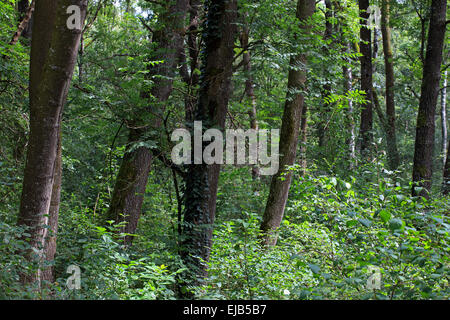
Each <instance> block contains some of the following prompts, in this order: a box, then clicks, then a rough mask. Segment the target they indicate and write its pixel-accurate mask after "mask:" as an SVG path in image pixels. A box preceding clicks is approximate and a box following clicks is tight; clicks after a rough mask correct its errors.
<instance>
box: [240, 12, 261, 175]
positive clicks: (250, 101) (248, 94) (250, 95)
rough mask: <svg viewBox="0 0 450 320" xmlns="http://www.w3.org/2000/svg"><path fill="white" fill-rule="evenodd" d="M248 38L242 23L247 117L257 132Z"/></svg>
mask: <svg viewBox="0 0 450 320" xmlns="http://www.w3.org/2000/svg"><path fill="white" fill-rule="evenodd" d="M246 17H247V14H245V15H244V19H245V18H246ZM248 37H249V30H248V25H247V22H246V21H245V22H244V27H243V29H242V32H241V37H240V42H241V47H242V48H243V50H244V53H243V55H242V60H243V64H244V72H245V74H246V75H247V79H246V80H245V95H246V97H247V101H248V103H247V105H249V111H248V116H249V119H250V128H251V129H253V130H258V120H257V119H256V97H255V91H254V89H253V76H252V64H251V57H250V51H249V49H248V48H247V47H248ZM259 174H260V173H259V168H258V166H257V165H254V166H253V167H252V177H253V179H257V178H258V177H259Z"/></svg>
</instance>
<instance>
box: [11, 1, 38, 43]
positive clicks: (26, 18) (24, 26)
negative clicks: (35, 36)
mask: <svg viewBox="0 0 450 320" xmlns="http://www.w3.org/2000/svg"><path fill="white" fill-rule="evenodd" d="M34 6H35V0H33V1H32V2H31V4H30V5H28V0H25V1H24V0H22V1H20V2H19V12H20V13H21V14H20V23H19V26H18V27H17V31H16V32H15V33H14V35H13V37H12V39H11V41H10V42H9V44H10V45H12V46H13V45H15V44H16V43H17V41H19V38H20V36H23V37H24V38H29V37H31V32H30V30H31V28H30V27H31V17H32V15H33V11H34Z"/></svg>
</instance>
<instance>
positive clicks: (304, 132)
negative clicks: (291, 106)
mask: <svg viewBox="0 0 450 320" xmlns="http://www.w3.org/2000/svg"><path fill="white" fill-rule="evenodd" d="M307 113H308V106H307V105H306V104H305V105H303V110H302V120H301V122H300V133H301V144H300V167H301V168H302V171H301V175H302V177H304V176H306V169H307V167H308V163H307V160H306V144H307V142H308V114H307Z"/></svg>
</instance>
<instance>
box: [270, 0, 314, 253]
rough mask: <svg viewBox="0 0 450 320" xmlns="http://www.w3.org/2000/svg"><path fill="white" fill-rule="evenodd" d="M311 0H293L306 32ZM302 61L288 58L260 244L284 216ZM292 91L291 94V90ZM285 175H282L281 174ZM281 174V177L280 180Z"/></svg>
mask: <svg viewBox="0 0 450 320" xmlns="http://www.w3.org/2000/svg"><path fill="white" fill-rule="evenodd" d="M315 7H316V3H315V1H314V0H299V1H298V3H297V18H298V19H299V21H300V27H301V28H302V29H303V30H304V31H305V32H309V31H310V28H311V26H309V25H308V24H307V23H306V22H307V20H308V18H310V17H311V16H312V15H313V13H314V10H315ZM305 64H306V55H305V54H300V53H299V54H296V55H295V56H292V58H291V60H290V63H289V65H290V70H289V76H288V89H287V91H288V92H287V96H286V102H285V105H284V113H283V118H282V125H281V132H280V170H279V171H278V173H276V174H275V175H274V176H273V177H272V182H271V185H270V192H269V197H268V199H267V204H266V209H265V211H264V216H263V222H262V224H261V230H262V231H263V233H264V239H263V241H264V244H265V245H268V246H272V245H275V244H276V242H277V231H276V230H277V229H278V228H279V227H280V224H281V220H282V219H283V215H284V208H285V206H286V201H287V198H288V193H289V188H290V185H291V180H292V173H291V172H289V171H287V170H286V167H288V166H290V165H293V164H294V161H295V155H296V152H297V145H298V134H299V127H300V123H301V117H302V112H303V105H304V96H303V94H302V93H300V92H299V91H301V90H303V89H304V88H303V87H304V84H305V82H306V70H304V69H299V68H298V66H299V65H305ZM293 92H294V93H293ZM285 174H286V175H285ZM281 177H284V179H283V180H282V179H280V178H281Z"/></svg>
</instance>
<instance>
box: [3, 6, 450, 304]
mask: <svg viewBox="0 0 450 320" xmlns="http://www.w3.org/2000/svg"><path fill="white" fill-rule="evenodd" d="M63 2H64V1H63ZM69 2H70V4H79V5H81V6H82V7H83V8H84V5H85V3H84V2H82V1H81V2H80V1H79V2H77V1H69ZM69 2H67V1H66V2H64V4H59V5H56V4H55V5H54V4H53V2H52V3H51V4H50V1H47V0H41V1H36V2H31V1H12V0H8V1H2V2H0V12H1V13H2V15H1V17H2V18H1V20H0V30H1V31H0V56H1V59H0V139H1V141H2V144H0V198H1V199H2V200H1V201H0V239H1V241H0V297H2V298H48V297H52V298H63V299H66V298H83V299H90V298H99V299H105V298H121V299H131V298H133V299H166V298H180V297H192V298H221V299H222V298H229V299H241V298H246V299H253V298H272V299H282V298H283V299H284V298H293V299H313V298H314V299H324V298H326V299H330V298H337V299H355V298H363V299H423V298H426V299H428V298H430V299H435V298H441V299H446V298H448V296H449V291H448V288H449V286H448V281H449V279H448V276H447V274H448V266H449V261H448V248H449V242H448V240H449V238H448V232H449V231H448V227H449V221H448V212H450V203H449V198H448V192H449V188H448V186H449V183H448V181H449V179H450V178H449V176H450V169H449V160H448V159H449V155H448V151H447V150H448V144H446V145H445V143H443V142H446V141H447V140H448V137H446V136H445V135H446V134H445V132H446V130H445V129H446V128H447V123H446V121H447V119H448V117H447V114H446V112H447V109H448V108H446V107H445V105H446V102H447V95H446V93H447V92H448V90H447V91H446V90H445V89H444V88H445V87H446V84H445V77H444V75H445V72H446V71H447V70H448V65H447V63H448V61H449V59H448V58H449V57H448V32H446V31H447V30H446V28H448V23H447V21H448V20H449V17H448V12H446V5H447V4H446V1H441V0H433V1H431V0H430V1H428V2H427V1H408V2H406V1H394V0H390V1H388V0H379V1H378V0H374V1H359V2H356V1H309V0H299V1H294V0H270V1H269V0H263V1H253V0H239V1H235V0H227V1H214V0H207V1H200V0H190V1H187V0H173V1H166V2H164V3H163V2H159V1H145V0H142V1H134V0H131V1H123V2H112V1H104V0H99V1H95V0H93V1H90V2H89V4H88V5H89V7H88V9H87V10H86V12H87V13H86V19H85V20H86V21H85V23H84V25H83V28H82V30H81V31H74V30H69V29H67V28H66V27H65V23H66V21H65V19H67V16H68V15H67V14H66V13H65V12H64V6H67V5H68V4H69ZM32 3H35V5H36V8H35V11H34V13H33V14H32V15H31V16H30V20H32V21H33V23H32V25H33V32H32V33H28V32H25V34H24V33H23V32H22V33H20V30H22V26H21V23H22V22H23V21H24V13H26V12H31V11H26V9H25V8H26V7H28V8H29V7H30V6H32ZM60 5H61V7H59V6H60ZM370 6H378V7H380V8H381V18H382V19H381V23H380V24H379V25H376V24H375V25H373V24H369V21H372V17H371V16H370V15H369V11H370V12H373V10H372V9H370V10H369V8H371V7H370ZM57 10H59V11H60V12H59V11H57ZM58 12H59V13H58ZM83 16H84V11H83ZM31 17H32V18H31ZM374 29H377V30H381V36H382V40H383V50H376V49H375V48H376V47H377V44H378V43H377V42H376V39H378V38H379V36H378V35H377V36H376V37H375V34H378V33H375V30H374ZM23 30H25V28H24V29H23ZM23 30H22V31H23ZM18 35H19V36H18ZM81 37H82V41H81V40H80V38H81ZM11 39H15V41H13V42H11ZM379 40H381V38H380V39H379ZM78 46H81V47H80V48H81V49H80V50H78ZM77 52H78V55H77ZM375 52H377V53H378V54H374V53H375ZM29 71H30V72H29ZM72 73H73V80H72V81H71V78H72ZM439 94H440V95H441V96H440V98H441V100H440V101H438V96H439ZM437 103H439V107H440V111H441V112H440V115H439V116H438V117H436V112H435V110H436V104H437ZM63 106H64V108H63ZM443 106H444V107H443ZM63 109H64V114H63ZM372 110H374V111H375V112H376V115H378V117H373V116H372ZM194 120H196V121H198V120H201V121H202V122H203V128H205V130H206V129H208V128H213V127H216V128H219V129H220V130H222V131H223V130H224V129H227V128H234V129H236V128H242V129H248V128H260V129H272V128H281V140H280V153H281V155H280V171H279V172H278V173H277V174H276V175H274V176H273V177H267V176H259V177H258V170H257V169H258V168H257V166H255V167H253V168H251V167H250V166H242V165H237V166H231V165H219V164H211V165H207V164H201V165H185V166H184V165H175V164H174V163H172V161H171V158H170V154H171V150H172V147H173V142H172V141H171V140H170V134H171V132H172V131H173V130H174V129H177V128H187V129H192V122H193V121H194ZM425 120H426V121H425ZM436 121H437V123H436ZM435 128H439V129H441V130H435ZM357 137H360V138H361V139H360V140H359V142H358V143H357V140H358V139H357ZM434 144H437V145H441V146H443V147H442V148H433V145H434ZM444 149H445V151H444ZM25 155H26V157H25ZM444 160H446V161H444ZM431 168H434V170H431ZM349 169H350V170H349ZM411 187H414V188H413V193H412V194H411ZM422 196H424V197H422ZM58 213H59V214H58ZM17 220H18V221H19V223H16V222H17ZM132 239H133V241H131V240H132ZM261 239H263V244H266V245H261ZM124 240H125V241H124ZM267 245H269V246H267ZM268 247H270V248H268ZM34 256H37V258H38V259H34ZM70 265H78V266H79V267H80V268H81V274H82V281H81V283H82V290H79V291H69V290H67V288H66V287H65V286H64V284H65V280H66V278H67V276H68V274H67V273H66V270H67V268H68V266H70ZM373 266H376V267H378V268H380V270H381V271H382V275H383V276H382V277H383V284H382V286H381V287H380V288H379V289H376V290H370V291H368V290H366V287H365V284H366V281H367V279H368V277H369V275H370V268H371V267H373ZM20 279H21V280H22V281H19V280H20ZM44 281H45V285H43V284H44ZM41 282H42V284H41ZM33 289H34V290H33ZM285 290H287V291H285ZM286 292H289V294H286Z"/></svg>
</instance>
